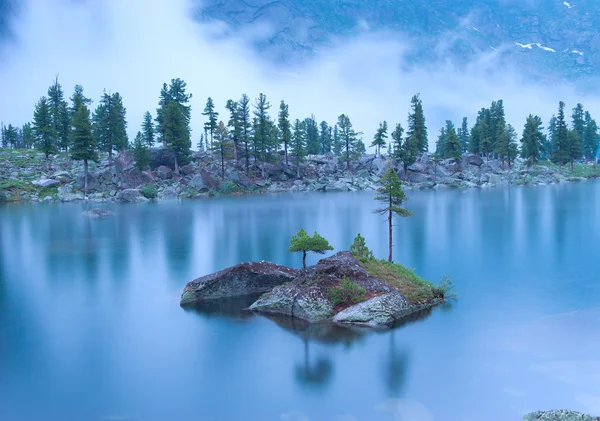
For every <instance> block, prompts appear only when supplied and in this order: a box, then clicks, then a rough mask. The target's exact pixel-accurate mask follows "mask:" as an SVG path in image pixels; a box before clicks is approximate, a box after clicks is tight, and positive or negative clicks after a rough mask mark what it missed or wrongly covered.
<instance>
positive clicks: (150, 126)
mask: <svg viewBox="0 0 600 421" xmlns="http://www.w3.org/2000/svg"><path fill="white" fill-rule="evenodd" d="M142 141H143V142H144V144H145V145H146V147H147V148H148V149H151V148H153V147H154V123H153V122H152V115H151V114H150V111H146V112H145V113H144V119H143V121H142Z"/></svg>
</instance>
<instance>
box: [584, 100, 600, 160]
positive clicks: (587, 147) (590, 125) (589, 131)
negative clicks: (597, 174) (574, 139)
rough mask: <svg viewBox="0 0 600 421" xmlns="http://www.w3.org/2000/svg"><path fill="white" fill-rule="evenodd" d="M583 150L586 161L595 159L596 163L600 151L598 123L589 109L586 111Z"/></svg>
mask: <svg viewBox="0 0 600 421" xmlns="http://www.w3.org/2000/svg"><path fill="white" fill-rule="evenodd" d="M583 150H584V154H585V157H586V161H588V160H590V159H593V160H594V164H595V163H596V156H597V153H598V125H597V124H596V121H595V120H594V119H593V118H592V116H591V115H590V113H589V112H588V111H586V112H585V132H584V134H583Z"/></svg>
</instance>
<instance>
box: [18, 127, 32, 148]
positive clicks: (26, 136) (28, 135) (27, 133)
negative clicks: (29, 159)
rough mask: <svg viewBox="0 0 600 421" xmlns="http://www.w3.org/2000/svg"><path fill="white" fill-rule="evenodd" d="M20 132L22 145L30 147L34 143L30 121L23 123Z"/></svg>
mask: <svg viewBox="0 0 600 421" xmlns="http://www.w3.org/2000/svg"><path fill="white" fill-rule="evenodd" d="M21 132H22V133H23V147H25V148H27V149H31V148H32V147H33V145H34V144H35V135H34V134H33V128H32V127H31V123H25V124H23V128H22V129H21Z"/></svg>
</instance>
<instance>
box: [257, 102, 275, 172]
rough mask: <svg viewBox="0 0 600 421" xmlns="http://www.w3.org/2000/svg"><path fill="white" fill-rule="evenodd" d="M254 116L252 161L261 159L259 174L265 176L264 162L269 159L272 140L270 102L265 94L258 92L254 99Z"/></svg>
mask: <svg viewBox="0 0 600 421" xmlns="http://www.w3.org/2000/svg"><path fill="white" fill-rule="evenodd" d="M254 108H255V110H254V116H255V124H254V147H253V149H254V163H255V165H256V162H257V160H258V159H260V161H262V166H261V175H262V177H263V178H264V177H265V163H266V162H267V161H270V160H271V156H270V153H269V151H270V149H271V142H273V141H274V140H273V139H272V138H271V134H272V130H271V124H272V122H271V121H270V118H269V115H268V114H267V112H268V111H269V109H270V108H271V103H270V102H269V101H267V97H266V95H265V94H263V93H261V94H259V96H258V98H257V99H256V103H255V104H254Z"/></svg>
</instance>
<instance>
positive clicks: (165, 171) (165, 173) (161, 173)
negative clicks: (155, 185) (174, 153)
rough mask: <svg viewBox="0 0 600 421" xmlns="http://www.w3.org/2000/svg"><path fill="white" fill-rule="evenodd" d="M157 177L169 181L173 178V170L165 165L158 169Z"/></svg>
mask: <svg viewBox="0 0 600 421" xmlns="http://www.w3.org/2000/svg"><path fill="white" fill-rule="evenodd" d="M156 175H157V176H158V178H160V179H161V180H169V179H171V178H173V170H172V169H171V168H169V167H167V166H165V165H161V166H160V167H158V168H157V169H156Z"/></svg>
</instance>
